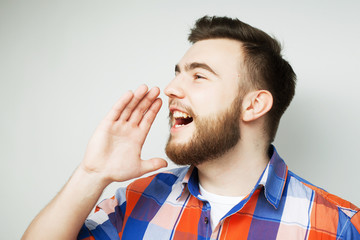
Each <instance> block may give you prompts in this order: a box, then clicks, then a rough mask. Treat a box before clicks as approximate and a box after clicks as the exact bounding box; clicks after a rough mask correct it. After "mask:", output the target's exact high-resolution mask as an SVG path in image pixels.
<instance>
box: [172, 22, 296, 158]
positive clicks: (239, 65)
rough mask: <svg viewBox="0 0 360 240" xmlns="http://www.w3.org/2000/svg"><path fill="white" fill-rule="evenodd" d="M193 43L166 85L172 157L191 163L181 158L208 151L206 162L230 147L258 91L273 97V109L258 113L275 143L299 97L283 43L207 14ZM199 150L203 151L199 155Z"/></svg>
mask: <svg viewBox="0 0 360 240" xmlns="http://www.w3.org/2000/svg"><path fill="white" fill-rule="evenodd" d="M189 41H190V42H191V43H193V45H192V47H191V48H190V49H189V51H188V52H187V53H186V54H185V56H184V57H183V58H182V60H181V61H180V62H179V64H178V65H176V68H175V72H176V77H175V79H174V80H173V81H172V82H171V83H170V84H169V86H168V87H167V88H166V89H165V93H166V94H167V95H168V96H169V98H170V101H169V103H170V117H171V121H172V130H171V136H170V139H169V142H168V145H167V148H166V152H167V154H168V156H169V157H170V158H171V159H172V160H173V161H175V162H177V163H182V164H189V163H190V164H191V163H192V162H191V161H190V162H186V160H185V162H184V161H182V160H181V161H177V159H179V158H181V159H186V158H189V157H190V156H191V155H198V156H197V157H196V158H197V159H198V158H199V155H204V152H206V153H208V154H205V158H206V159H204V160H202V159H200V162H201V161H205V160H210V159H213V158H216V157H218V156H219V155H221V154H224V153H225V152H226V151H228V150H229V149H231V148H232V147H233V146H234V145H235V144H236V143H237V142H238V140H239V138H240V128H239V122H240V118H241V114H242V113H241V112H242V111H243V109H242V108H243V107H244V106H241V105H242V100H243V98H244V97H245V96H246V95H247V94H250V93H253V92H254V93H256V94H257V95H256V94H255V96H260V95H259V94H261V95H262V96H265V97H267V99H268V96H269V95H270V97H271V101H268V100H266V101H268V103H267V104H268V105H266V106H267V109H268V110H266V111H263V112H262V114H260V115H259V116H261V117H263V118H264V121H263V122H264V123H263V126H261V128H262V129H263V131H264V136H265V138H266V140H265V141H267V142H268V143H270V142H272V141H273V140H274V137H275V134H276V130H277V128H278V124H279V121H280V118H281V116H282V114H283V113H284V111H285V109H286V108H287V107H288V105H289V104H290V102H291V99H292V98H293V96H294V92H295V78H296V76H295V73H294V72H293V70H292V68H291V66H290V65H289V64H288V63H287V62H286V61H285V60H284V59H283V58H282V56H281V52H280V51H281V47H280V45H279V43H278V42H277V41H276V40H275V39H273V38H271V37H270V36H269V35H267V34H266V33H264V32H263V31H261V30H259V29H256V28H253V27H251V26H249V25H247V24H245V23H243V22H241V21H239V20H237V19H230V18H226V17H207V16H205V17H203V18H201V19H199V20H198V21H197V22H196V24H195V26H194V28H193V29H192V30H191V33H190V35H189ZM264 92H265V93H268V94H262V93H264ZM253 95H254V94H253ZM254 99H255V98H254ZM259 99H260V98H259ZM260 100H261V99H260ZM254 101H256V100H254ZM269 104H270V105H269ZM179 112H181V113H182V114H180V113H179ZM185 113H188V114H187V115H186V114H185ZM174 115H175V117H174ZM263 115H264V116H263ZM225 118H226V119H228V120H229V121H227V120H226V119H225ZM175 119H177V120H175ZM255 119H256V118H255ZM200 120H201V122H200ZM236 121H237V122H236ZM230 122H231V125H230ZM224 125H226V126H224ZM205 126H207V127H206V128H205ZM219 129H220V130H219ZM225 129H227V130H225ZM231 129H233V131H231ZM217 130H218V131H217ZM219 133H220V134H219ZM221 133H222V134H221ZM223 135H227V136H229V137H226V136H223ZM211 136H213V137H211ZM230 138H231V139H232V140H231V141H229V139H230ZM207 146H209V147H207ZM216 146H219V147H218V148H217V147H216ZM197 149H202V150H201V151H199V152H198V153H199V154H196V153H197V152H196V151H197ZM190 151H191V152H192V153H191V152H190ZM181 153H184V154H181ZM185 153H186V154H185ZM182 155H183V156H182ZM179 156H180V157H179Z"/></svg>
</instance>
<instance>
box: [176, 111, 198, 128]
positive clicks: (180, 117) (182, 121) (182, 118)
mask: <svg viewBox="0 0 360 240" xmlns="http://www.w3.org/2000/svg"><path fill="white" fill-rule="evenodd" d="M192 121H193V118H192V116H190V115H189V114H187V113H185V112H180V111H178V110H175V111H173V112H172V126H173V127H174V128H179V127H183V126H185V125H188V124H189V123H191V122H192Z"/></svg>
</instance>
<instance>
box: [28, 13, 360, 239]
mask: <svg viewBox="0 0 360 240" xmlns="http://www.w3.org/2000/svg"><path fill="white" fill-rule="evenodd" d="M189 40H190V42H191V43H193V45H192V46H191V47H190V49H189V50H188V51H187V52H186V54H185V55H184V57H183V58H182V59H181V60H180V62H179V63H178V64H177V65H176V67H175V73H176V76H175V78H174V79H173V80H172V81H171V82H170V83H169V85H168V86H167V87H166V88H165V94H166V95H167V96H168V97H169V111H170V125H171V128H170V137H169V141H168V143H167V146H166V153H167V155H168V156H169V158H170V159H171V160H173V161H174V162H175V163H177V164H180V165H190V166H189V167H182V168H178V169H174V170H171V171H168V172H163V173H159V174H155V175H153V176H151V177H147V178H142V179H139V180H136V181H134V182H133V183H131V184H130V185H129V186H128V187H127V188H124V189H119V190H118V191H117V192H116V195H115V197H113V198H111V199H107V200H105V201H103V202H101V203H100V204H99V205H98V207H97V208H96V213H94V214H93V215H92V216H90V217H89V218H88V219H87V220H86V221H85V219H86V218H87V216H88V214H89V212H90V211H91V209H92V208H93V206H94V205H95V203H96V202H97V200H98V198H99V197H100V194H101V193H102V191H103V190H104V188H105V187H106V186H107V185H108V184H110V183H111V182H114V181H118V182H121V181H126V180H129V179H133V178H136V177H139V176H141V175H143V174H145V173H148V172H151V171H154V170H158V169H160V168H162V167H165V166H166V165H167V164H166V161H165V160H163V159H159V158H154V159H150V160H147V161H144V160H142V159H141V158H140V156H141V148H142V145H143V143H144V141H145V138H146V135H147V133H148V131H149V129H150V126H151V124H152V122H153V120H154V119H155V116H156V114H157V112H158V111H159V109H160V107H161V100H160V99H158V98H157V97H158V95H159V92H160V91H159V89H158V88H153V89H150V90H149V91H148V89H147V87H146V86H145V85H143V86H140V87H139V88H138V89H137V90H136V91H135V92H134V93H132V92H128V93H126V94H125V95H124V96H123V97H122V98H121V99H120V100H119V101H118V102H117V103H116V104H115V105H114V107H113V108H112V110H111V111H110V112H109V113H108V115H107V116H106V117H105V119H104V120H103V121H102V122H101V124H100V125H99V127H98V128H97V130H96V131H95V133H94V135H93V137H92V138H91V140H90V142H89V145H88V148H87V151H86V154H85V157H84V160H83V162H82V163H81V164H80V166H79V167H78V168H77V170H76V171H75V173H74V174H73V176H72V177H71V178H70V180H69V182H68V183H67V184H66V186H65V187H64V188H63V189H62V191H61V192H60V193H59V194H58V195H57V196H56V197H55V199H54V200H53V201H52V202H51V203H50V204H49V205H48V206H47V207H46V208H45V209H44V210H43V211H41V212H40V214H39V215H38V216H37V217H36V218H35V219H34V221H33V222H32V223H31V225H30V226H29V228H28V230H27V231H26V232H25V234H24V236H23V239H75V238H76V236H78V239H119V238H120V239H360V233H359V231H360V213H359V208H357V207H356V206H354V205H352V204H351V203H349V202H346V201H344V200H342V199H340V198H338V197H336V196H334V195H331V194H329V193H327V192H325V191H324V190H322V189H320V188H317V187H315V186H313V185H311V184H310V183H308V182H306V181H305V180H303V179H301V178H300V177H298V176H296V175H295V174H294V173H292V172H291V171H288V169H287V166H286V164H285V163H284V161H283V160H282V159H281V158H280V156H279V155H278V153H277V152H276V150H275V148H274V146H272V145H271V142H272V141H273V140H274V137H275V134H276V130H277V127H278V124H279V121H280V118H281V116H282V114H283V113H284V111H285V110H286V108H287V107H288V105H289V104H290V102H291V100H292V98H293V95H294V92H295V78H296V77H295V73H294V72H293V70H292V68H291V66H290V65H289V64H288V63H287V62H286V61H285V60H284V59H283V58H282V56H281V52H280V50H281V49H280V46H279V44H278V42H277V41H276V40H274V39H273V38H271V37H270V36H269V35H267V34H266V33H264V32H262V31H261V30H258V29H256V28H253V27H251V26H249V25H247V24H245V23H243V22H241V21H239V20H237V19H230V18H222V17H207V16H205V17H203V18H201V19H199V20H198V21H197V22H196V25H195V27H194V28H193V29H192V31H191V33H190V36H189ZM84 221H85V224H84V225H83V222H84ZM82 225H83V226H82ZM79 232H80V233H79Z"/></svg>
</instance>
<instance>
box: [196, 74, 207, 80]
mask: <svg viewBox="0 0 360 240" xmlns="http://www.w3.org/2000/svg"><path fill="white" fill-rule="evenodd" d="M194 78H195V79H204V78H205V77H204V76H202V75H200V74H195V75H194Z"/></svg>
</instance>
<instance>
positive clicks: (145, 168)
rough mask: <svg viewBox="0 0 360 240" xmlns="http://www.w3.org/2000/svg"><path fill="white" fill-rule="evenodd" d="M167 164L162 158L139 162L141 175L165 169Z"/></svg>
mask: <svg viewBox="0 0 360 240" xmlns="http://www.w3.org/2000/svg"><path fill="white" fill-rule="evenodd" d="M167 165H168V163H167V162H166V161H165V159H162V158H151V159H149V160H142V161H141V172H142V175H143V174H146V173H149V172H153V171H156V170H159V169H160V168H164V167H167Z"/></svg>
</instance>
